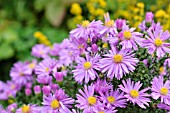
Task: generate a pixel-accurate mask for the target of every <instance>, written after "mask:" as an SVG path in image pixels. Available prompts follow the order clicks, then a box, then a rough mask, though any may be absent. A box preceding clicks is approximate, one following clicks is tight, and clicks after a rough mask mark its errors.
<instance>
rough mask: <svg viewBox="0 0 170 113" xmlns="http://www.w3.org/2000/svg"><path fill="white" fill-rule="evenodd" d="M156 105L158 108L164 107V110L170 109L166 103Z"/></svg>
mask: <svg viewBox="0 0 170 113" xmlns="http://www.w3.org/2000/svg"><path fill="white" fill-rule="evenodd" d="M157 107H158V108H159V109H164V110H168V111H170V106H169V105H166V104H163V103H160V104H158V105H157Z"/></svg>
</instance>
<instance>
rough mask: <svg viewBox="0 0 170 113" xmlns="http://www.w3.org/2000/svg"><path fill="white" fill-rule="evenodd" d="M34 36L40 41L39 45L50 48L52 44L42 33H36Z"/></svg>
mask: <svg viewBox="0 0 170 113" xmlns="http://www.w3.org/2000/svg"><path fill="white" fill-rule="evenodd" d="M33 36H34V37H35V38H37V39H38V40H39V43H41V44H44V45H46V46H50V45H51V42H50V41H49V40H48V38H47V37H46V36H45V35H44V34H43V33H42V32H40V31H36V32H35V33H34V34H33Z"/></svg>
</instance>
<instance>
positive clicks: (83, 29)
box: [70, 20, 103, 40]
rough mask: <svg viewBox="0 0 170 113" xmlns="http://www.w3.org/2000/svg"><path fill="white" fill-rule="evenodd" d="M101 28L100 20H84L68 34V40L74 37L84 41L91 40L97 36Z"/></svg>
mask: <svg viewBox="0 0 170 113" xmlns="http://www.w3.org/2000/svg"><path fill="white" fill-rule="evenodd" d="M102 27H103V26H102V22H101V21H100V20H99V21H94V20H93V21H92V22H89V21H88V20H85V21H83V22H82V23H81V24H80V25H78V26H77V28H76V29H74V30H72V31H71V32H70V38H72V37H74V38H77V39H79V38H81V37H82V38H84V39H85V40H87V39H88V38H90V40H92V38H94V37H96V36H97V35H98V34H99V31H100V29H102Z"/></svg>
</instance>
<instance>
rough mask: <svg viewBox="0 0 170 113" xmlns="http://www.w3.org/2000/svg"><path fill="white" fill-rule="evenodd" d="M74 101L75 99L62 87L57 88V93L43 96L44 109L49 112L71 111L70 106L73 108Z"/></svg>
mask: <svg viewBox="0 0 170 113" xmlns="http://www.w3.org/2000/svg"><path fill="white" fill-rule="evenodd" d="M73 103H74V99H72V98H69V97H68V95H66V94H65V92H64V91H63V90H62V89H58V90H56V92H55V94H51V93H50V94H49V95H48V96H46V95H44V96H43V103H42V104H43V105H44V107H43V108H42V111H46V112H49V113H71V111H70V110H69V109H68V108H71V107H72V106H71V105H72V104H73Z"/></svg>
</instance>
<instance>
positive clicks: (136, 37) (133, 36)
mask: <svg viewBox="0 0 170 113" xmlns="http://www.w3.org/2000/svg"><path fill="white" fill-rule="evenodd" d="M134 30H135V28H129V27H128V26H123V28H122V31H121V32H122V34H123V39H122V41H121V42H120V44H121V45H122V49H134V50H138V46H137V45H139V46H142V41H144V38H141V37H142V36H143V34H142V33H139V32H134Z"/></svg>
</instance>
